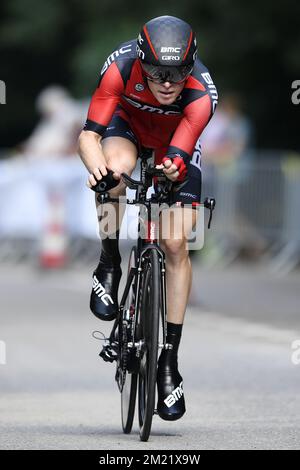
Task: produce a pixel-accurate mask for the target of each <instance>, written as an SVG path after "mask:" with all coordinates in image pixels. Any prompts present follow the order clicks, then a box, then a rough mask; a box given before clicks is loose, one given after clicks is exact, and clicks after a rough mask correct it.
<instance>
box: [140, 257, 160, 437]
mask: <svg viewBox="0 0 300 470" xmlns="http://www.w3.org/2000/svg"><path fill="white" fill-rule="evenodd" d="M160 285H161V281H160V267H159V255H158V252H157V251H156V250H150V254H149V256H148V259H147V260H146V265H145V266H144V274H143V283H142V293H141V296H142V301H141V309H140V315H139V318H138V328H139V330H140V338H141V341H142V344H143V346H142V352H141V360H140V369H139V385H138V390H139V400H138V402H139V424H140V438H141V440H142V441H147V440H148V438H149V435H150V431H151V425H152V418H153V413H154V407H155V390H156V372H157V355H158V332H159V318H160Z"/></svg>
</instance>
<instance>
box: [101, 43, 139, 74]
mask: <svg viewBox="0 0 300 470" xmlns="http://www.w3.org/2000/svg"><path fill="white" fill-rule="evenodd" d="M131 46H132V44H128V46H124V47H121V49H118V50H117V51H114V52H113V53H112V54H110V56H108V57H107V59H106V61H105V62H104V65H103V67H102V70H101V75H103V74H104V73H105V72H106V70H107V69H108V67H109V66H110V64H112V63H113V62H114V61H115V60H116V58H117V57H119V55H120V54H126V52H130V51H131V50H132V49H131Z"/></svg>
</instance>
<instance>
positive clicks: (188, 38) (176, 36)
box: [137, 16, 197, 82]
mask: <svg viewBox="0 0 300 470" xmlns="http://www.w3.org/2000/svg"><path fill="white" fill-rule="evenodd" d="M137 54H138V57H139V59H140V62H141V65H142V67H143V70H144V71H145V73H146V75H148V76H150V77H151V78H153V79H154V80H160V81H167V80H168V81H174V82H180V81H183V80H185V79H186V77H187V76H188V75H189V74H190V73H191V72H192V70H193V66H194V62H195V60H196V57H197V42H196V36H195V33H194V32H193V30H192V28H191V26H190V25H189V24H188V23H186V22H185V21H183V20H181V19H179V18H176V17H174V16H159V17H158V18H154V19H153V20H150V21H148V22H147V23H146V24H145V25H144V26H143V28H142V31H141V32H140V34H139V36H138V39H137Z"/></svg>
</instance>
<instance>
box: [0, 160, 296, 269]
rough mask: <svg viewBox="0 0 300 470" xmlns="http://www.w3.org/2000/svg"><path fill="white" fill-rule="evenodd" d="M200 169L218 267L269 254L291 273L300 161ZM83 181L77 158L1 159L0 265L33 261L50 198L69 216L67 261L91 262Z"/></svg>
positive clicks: (91, 219)
mask: <svg viewBox="0 0 300 470" xmlns="http://www.w3.org/2000/svg"><path fill="white" fill-rule="evenodd" d="M202 170H203V171H202V173H203V191H202V194H205V195H212V196H214V197H215V198H216V201H217V206H216V210H215V216H214V220H213V227H212V230H211V231H210V232H209V233H208V236H207V237H206V242H207V245H208V246H209V245H210V244H211V240H213V245H214V246H215V247H217V255H216V256H215V258H214V259H215V262H216V263H228V262H231V261H234V260H235V259H237V258H239V257H240V255H241V253H243V252H245V251H246V252H247V253H248V255H249V254H250V256H253V259H261V258H262V257H264V260H267V261H268V262H269V265H270V269H272V270H273V271H275V272H282V273H286V272H289V271H290V270H292V269H294V268H295V267H296V266H297V265H298V264H299V261H300V210H299V203H300V156H299V155H295V154H291V153H288V152H278V151H260V152H258V151H255V152H254V151H253V152H248V154H247V155H244V156H243V157H242V158H241V159H240V160H237V161H235V162H232V163H229V164H224V165H218V166H216V165H215V166H212V165H207V164H206V165H203V166H202ZM85 180H86V170H85V169H84V167H83V165H82V163H81V162H80V160H79V158H78V157H74V158H70V157H66V158H65V159H61V160H53V161H47V162H38V161H37V160H35V161H34V162H30V161H28V162H24V161H22V160H21V159H20V158H19V159H16V160H11V161H10V160H1V161H0V262H1V261H8V262H9V261H12V262H18V261H22V260H27V259H30V260H32V259H35V257H36V256H37V255H38V253H39V250H40V246H41V244H42V240H41V239H42V238H43V234H44V230H45V226H46V225H47V218H49V212H50V209H49V198H50V200H51V198H52V199H53V194H54V195H56V196H55V197H56V200H57V194H58V195H59V198H60V200H61V202H62V206H63V207H62V208H61V209H59V211H58V213H60V214H61V213H62V211H63V213H64V215H63V217H64V220H63V225H64V228H65V234H64V236H66V237H67V248H68V253H69V260H71V261H72V262H75V261H78V262H81V261H82V262H84V261H87V262H91V261H92V259H93V258H94V257H95V256H98V251H99V239H98V234H97V227H96V225H97V224H96V211H95V208H94V195H93V194H92V192H90V191H88V190H87V189H86V188H85ZM55 197H54V199H55ZM59 198H58V199H59ZM52 210H53V207H52ZM54 212H55V211H54ZM54 225H55V224H54ZM206 242H205V244H206ZM205 249H206V247H204V251H205Z"/></svg>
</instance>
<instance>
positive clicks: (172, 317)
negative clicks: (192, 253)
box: [160, 207, 198, 324]
mask: <svg viewBox="0 0 300 470" xmlns="http://www.w3.org/2000/svg"><path fill="white" fill-rule="evenodd" d="M197 217H198V212H197V211H196V210H194V209H192V208H180V207H174V208H170V209H165V210H163V211H162V214H161V234H160V244H161V247H162V248H163V250H164V252H165V255H166V284H167V307H168V318H167V320H168V322H171V323H176V324H182V323H183V321H184V315H185V310H186V306H187V303H188V298H189V294H190V290H191V283H192V267H191V261H190V257H189V251H188V247H187V240H188V237H189V234H190V232H191V231H192V229H193V227H194V226H195V224H196V222H197Z"/></svg>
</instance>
